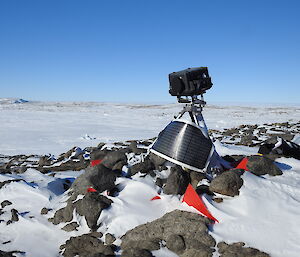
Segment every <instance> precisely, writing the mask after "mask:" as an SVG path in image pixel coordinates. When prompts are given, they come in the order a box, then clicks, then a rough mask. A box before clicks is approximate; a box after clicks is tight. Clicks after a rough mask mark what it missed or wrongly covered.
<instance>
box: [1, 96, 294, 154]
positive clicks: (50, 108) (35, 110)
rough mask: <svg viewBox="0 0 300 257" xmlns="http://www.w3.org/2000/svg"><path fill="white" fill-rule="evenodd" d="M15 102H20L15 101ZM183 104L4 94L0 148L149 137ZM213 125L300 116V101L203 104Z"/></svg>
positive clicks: (31, 150)
mask: <svg viewBox="0 0 300 257" xmlns="http://www.w3.org/2000/svg"><path fill="white" fill-rule="evenodd" d="M16 102H17V103H16ZM181 108H182V105H180V104H167V105H145V104H111V103H78V102H74V103H59V102H57V103H52V102H50V103H48V102H24V100H23V101H18V99H0V124H1V126H0V153H2V154H11V155H12V154H47V153H52V154H59V153H62V152H64V151H67V150H68V149H70V148H71V147H73V146H80V147H82V148H84V147H85V146H95V145H97V144H98V143H99V142H106V143H107V142H116V141H125V140H132V139H145V138H153V137H155V136H157V134H158V132H159V131H160V130H162V129H163V128H164V126H165V125H166V124H167V123H168V122H169V121H170V120H172V119H173V116H174V115H177V114H178V112H179V111H180V110H181ZM203 114H204V117H205V120H206V122H207V126H208V127H209V128H210V129H222V128H230V127H235V126H238V125H241V124H264V123H271V122H286V121H299V119H300V106H295V107H286V106H284V107H278V106H277V107H271V106H266V107H264V106H259V107H255V106H221V105H219V106H217V105H208V106H206V107H205V108H204V112H203Z"/></svg>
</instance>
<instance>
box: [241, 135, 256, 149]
mask: <svg viewBox="0 0 300 257" xmlns="http://www.w3.org/2000/svg"><path fill="white" fill-rule="evenodd" d="M253 140H256V141H257V140H258V138H257V137H256V136H253V135H252V134H246V135H243V136H242V138H241V141H240V143H239V145H245V146H252V145H253V144H254V143H253Z"/></svg>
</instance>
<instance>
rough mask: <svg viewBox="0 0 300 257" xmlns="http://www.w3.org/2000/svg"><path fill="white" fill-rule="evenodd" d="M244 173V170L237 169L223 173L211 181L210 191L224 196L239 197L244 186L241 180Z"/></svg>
mask: <svg viewBox="0 0 300 257" xmlns="http://www.w3.org/2000/svg"><path fill="white" fill-rule="evenodd" d="M243 172H244V171H243V170H240V169H235V170H229V171H225V172H223V173H221V174H220V175H218V176H217V177H215V178H214V179H213V180H212V181H211V183H210V186H209V190H210V191H211V192H215V193H219V194H222V195H228V196H235V195H239V189H240V188H241V187H242V185H243V179H242V178H241V175H242V174H243Z"/></svg>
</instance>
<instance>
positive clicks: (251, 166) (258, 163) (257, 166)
mask: <svg viewBox="0 0 300 257" xmlns="http://www.w3.org/2000/svg"><path fill="white" fill-rule="evenodd" d="M247 169H248V170H249V171H251V172H252V173H253V174H255V175H258V176H260V175H266V174H269V175H271V176H277V175H282V171H281V170H280V169H279V168H278V167H277V166H276V165H275V163H274V161H273V160H271V159H269V158H267V157H264V156H259V155H253V156H250V157H248V163H247Z"/></svg>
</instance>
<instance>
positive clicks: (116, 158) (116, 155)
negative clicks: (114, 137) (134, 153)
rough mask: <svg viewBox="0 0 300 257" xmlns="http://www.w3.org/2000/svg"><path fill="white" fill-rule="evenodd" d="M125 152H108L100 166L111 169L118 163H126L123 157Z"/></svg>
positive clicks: (125, 158)
mask: <svg viewBox="0 0 300 257" xmlns="http://www.w3.org/2000/svg"><path fill="white" fill-rule="evenodd" d="M125 152H126V151H125V150H122V149H121V150H117V151H111V152H108V153H107V154H106V155H105V157H104V158H103V160H102V163H101V164H102V165H103V166H105V167H106V168H108V169H112V168H113V167H114V165H115V164H116V163H118V162H120V161H123V162H124V163H126V162H127V157H126V155H125Z"/></svg>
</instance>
